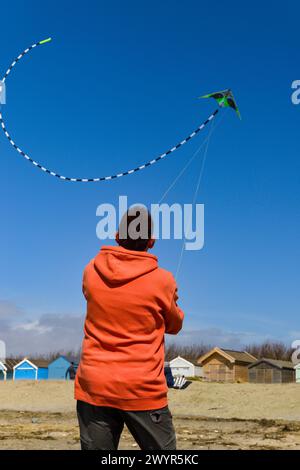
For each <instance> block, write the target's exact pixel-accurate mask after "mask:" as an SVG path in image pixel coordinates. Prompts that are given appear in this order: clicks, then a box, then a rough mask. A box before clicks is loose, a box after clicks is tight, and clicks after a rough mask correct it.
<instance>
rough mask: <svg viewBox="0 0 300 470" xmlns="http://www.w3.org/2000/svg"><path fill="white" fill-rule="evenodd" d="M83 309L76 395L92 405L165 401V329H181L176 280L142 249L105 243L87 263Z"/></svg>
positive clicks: (136, 406) (146, 406) (148, 405)
mask: <svg viewBox="0 0 300 470" xmlns="http://www.w3.org/2000/svg"><path fill="white" fill-rule="evenodd" d="M83 293H84V295H85V297H86V300H87V315H86V320H85V326H84V334H85V335H84V340H83V345H82V355H81V361H80V365H79V368H78V371H77V374H76V381H75V398H76V399H77V400H81V401H85V402H87V403H90V404H92V405H96V406H111V407H114V408H119V409H122V410H150V409H158V408H162V407H163V406H166V405H167V386H166V380H165V376H164V334H165V333H169V334H176V333H178V332H179V331H180V329H181V327H182V321H183V312H182V311H181V310H180V308H179V307H178V306H177V304H176V301H177V298H178V297H177V288H176V282H175V280H174V278H173V276H172V274H171V273H169V272H168V271H165V270H164V269H162V268H159V267H158V264H157V258H156V256H154V255H151V254H149V253H147V252H138V251H130V250H126V249H124V248H121V247H112V246H105V247H103V248H102V249H101V251H100V253H99V254H98V255H97V256H96V258H94V259H93V260H92V261H91V262H90V263H89V264H88V265H87V267H86V269H85V271H84V276H83Z"/></svg>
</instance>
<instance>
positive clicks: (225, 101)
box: [200, 89, 241, 119]
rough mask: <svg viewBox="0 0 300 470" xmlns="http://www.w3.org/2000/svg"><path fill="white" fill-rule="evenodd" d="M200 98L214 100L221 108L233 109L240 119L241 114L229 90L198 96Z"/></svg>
mask: <svg viewBox="0 0 300 470" xmlns="http://www.w3.org/2000/svg"><path fill="white" fill-rule="evenodd" d="M200 98H214V99H215V100H216V101H217V102H218V104H219V106H221V107H222V108H232V109H234V110H235V112H236V113H237V115H238V117H239V118H240V119H241V113H240V111H239V108H238V106H237V104H236V101H235V99H234V96H233V93H232V91H231V90H230V89H228V90H223V91H216V92H214V93H209V94H208V95H204V96H200Z"/></svg>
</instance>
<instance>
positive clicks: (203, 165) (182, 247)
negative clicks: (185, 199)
mask: <svg viewBox="0 0 300 470" xmlns="http://www.w3.org/2000/svg"><path fill="white" fill-rule="evenodd" d="M213 130H214V127H213V122H212V123H211V127H210V131H209V134H208V136H207V138H206V140H205V142H206V147H205V150H204V155H203V159H202V163H201V167H200V172H199V176H198V180H197V185H196V189H195V193H194V197H193V202H192V207H194V205H195V203H196V200H197V196H198V192H199V188H200V183H201V180H202V176H203V173H204V167H205V162H206V158H207V153H208V147H209V143H210V138H211V135H212V133H213ZM192 218H193V215H192V213H191V214H190V218H189V222H188V225H187V233H189V231H190V228H191V225H192ZM184 246H185V238H183V241H182V246H181V250H180V255H179V260H178V264H177V269H176V274H175V279H176V280H177V279H178V275H179V271H180V268H181V265H182V260H183V253H184Z"/></svg>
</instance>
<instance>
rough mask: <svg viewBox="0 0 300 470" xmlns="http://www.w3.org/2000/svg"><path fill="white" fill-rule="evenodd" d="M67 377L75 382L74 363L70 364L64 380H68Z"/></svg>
mask: <svg viewBox="0 0 300 470" xmlns="http://www.w3.org/2000/svg"><path fill="white" fill-rule="evenodd" d="M68 376H69V379H70V380H75V376H76V369H75V364H74V362H71V364H70V366H69V367H68V368H67V370H66V377H65V378H66V380H67V379H68Z"/></svg>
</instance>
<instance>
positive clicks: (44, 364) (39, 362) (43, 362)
mask: <svg viewBox="0 0 300 470" xmlns="http://www.w3.org/2000/svg"><path fill="white" fill-rule="evenodd" d="M26 359H28V360H29V361H30V362H32V364H34V365H35V366H37V367H38V368H46V367H48V365H49V361H46V359H29V358H25V360H26Z"/></svg>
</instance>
